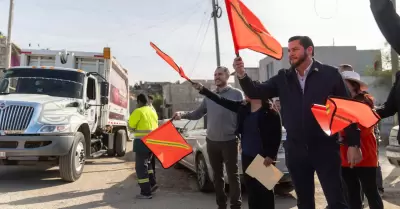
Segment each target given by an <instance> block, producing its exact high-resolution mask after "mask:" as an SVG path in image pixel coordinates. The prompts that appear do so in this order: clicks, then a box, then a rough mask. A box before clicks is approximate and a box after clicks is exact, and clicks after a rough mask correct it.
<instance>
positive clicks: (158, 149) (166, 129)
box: [142, 121, 193, 169]
mask: <svg viewBox="0 0 400 209" xmlns="http://www.w3.org/2000/svg"><path fill="white" fill-rule="evenodd" d="M142 141H143V143H144V144H145V145H146V146H147V147H148V148H149V149H150V150H151V151H152V152H153V154H154V155H155V156H156V157H157V159H158V160H159V161H160V163H161V165H162V167H163V168H165V169H167V168H170V167H171V166H173V165H174V164H176V163H177V162H178V161H180V160H181V159H183V158H184V157H186V156H187V155H189V154H191V153H192V152H193V148H192V147H191V146H190V145H189V144H188V143H187V142H186V141H185V139H184V138H183V137H182V136H181V134H180V133H179V132H178V131H177V130H176V128H175V126H174V124H172V121H168V122H166V123H164V124H163V125H161V126H160V127H158V128H157V129H156V130H154V131H152V132H150V133H149V134H148V135H146V136H145V137H143V138H142Z"/></svg>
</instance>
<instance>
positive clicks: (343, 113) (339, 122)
mask: <svg viewBox="0 0 400 209" xmlns="http://www.w3.org/2000/svg"><path fill="white" fill-rule="evenodd" d="M311 111H312V113H313V114H314V117H315V119H316V120H317V121H318V123H319V125H320V126H321V128H322V130H323V131H324V132H325V133H326V134H327V135H334V134H336V133H338V132H339V131H342V130H343V129H344V128H346V127H347V126H349V125H350V124H352V123H357V124H359V125H361V126H363V127H365V128H370V127H372V126H374V125H375V124H376V123H378V121H379V120H380V117H379V115H378V114H377V113H375V112H374V111H373V110H372V109H371V108H370V107H369V106H368V105H367V104H365V103H363V102H360V101H356V100H352V99H347V98H340V97H333V96H330V97H329V98H328V100H327V101H326V105H325V106H323V105H316V104H314V105H313V106H312V107H311Z"/></svg>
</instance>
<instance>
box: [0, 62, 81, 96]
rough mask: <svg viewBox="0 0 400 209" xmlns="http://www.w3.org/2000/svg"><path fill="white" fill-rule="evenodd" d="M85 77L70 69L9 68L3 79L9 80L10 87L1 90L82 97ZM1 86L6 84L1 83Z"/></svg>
mask: <svg viewBox="0 0 400 209" xmlns="http://www.w3.org/2000/svg"><path fill="white" fill-rule="evenodd" d="M84 78H85V75H84V74H83V73H80V72H76V71H69V70H57V69H54V70H52V69H32V68H22V69H21V68H18V69H9V70H7V71H5V76H4V79H3V80H2V81H1V82H7V81H6V80H8V82H9V85H8V89H7V88H4V89H0V92H2V93H5V92H7V91H8V93H10V94H44V95H49V96H56V97H67V98H82V92H83V82H84ZM0 86H2V87H3V86H5V85H2V84H0ZM5 87H7V86H5Z"/></svg>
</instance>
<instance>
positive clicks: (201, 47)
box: [189, 18, 212, 75]
mask: <svg viewBox="0 0 400 209" xmlns="http://www.w3.org/2000/svg"><path fill="white" fill-rule="evenodd" d="M211 19H212V18H210V19H209V20H208V23H207V28H206V32H204V36H203V40H202V42H201V44H200V50H199V52H198V53H197V56H196V59H195V61H194V65H193V68H192V70H191V71H190V73H189V75H192V74H193V73H194V72H195V69H196V64H197V61H198V59H199V57H200V54H201V50H202V49H203V44H204V41H205V40H206V37H207V32H208V29H209V28H210V23H211Z"/></svg>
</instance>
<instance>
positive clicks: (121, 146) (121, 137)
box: [115, 129, 127, 157]
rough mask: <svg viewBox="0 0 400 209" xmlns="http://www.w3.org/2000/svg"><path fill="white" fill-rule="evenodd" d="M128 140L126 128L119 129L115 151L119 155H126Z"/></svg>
mask: <svg viewBox="0 0 400 209" xmlns="http://www.w3.org/2000/svg"><path fill="white" fill-rule="evenodd" d="M126 140H127V135H126V132H125V130H123V129H120V130H118V131H117V133H116V135H115V152H116V153H117V156H118V157H122V156H125V152H126Z"/></svg>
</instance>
